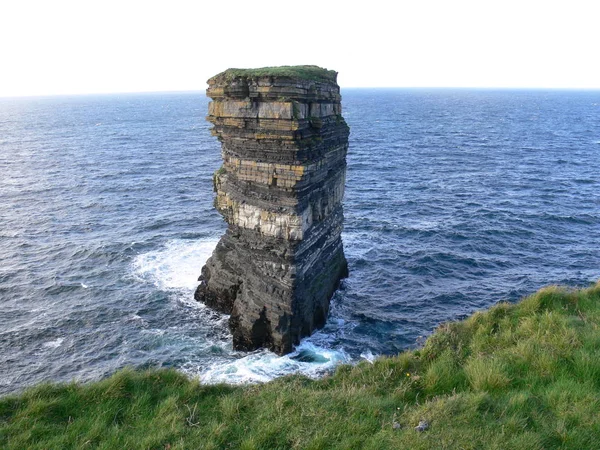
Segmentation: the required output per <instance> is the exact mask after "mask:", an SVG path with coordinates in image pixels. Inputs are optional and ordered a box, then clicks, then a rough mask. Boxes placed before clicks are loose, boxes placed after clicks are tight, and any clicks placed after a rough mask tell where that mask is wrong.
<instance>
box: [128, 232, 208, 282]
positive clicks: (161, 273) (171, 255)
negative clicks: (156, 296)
mask: <svg viewBox="0 0 600 450" xmlns="http://www.w3.org/2000/svg"><path fill="white" fill-rule="evenodd" d="M217 242H218V240H217V239H208V240H200V241H186V240H173V241H169V242H167V244H166V245H165V247H164V248H161V249H159V250H153V251H150V252H147V253H142V254H140V255H138V256H136V258H135V259H134V260H133V269H134V274H135V275H136V276H137V277H139V278H141V279H142V280H145V281H149V282H151V283H153V284H154V285H155V286H156V287H157V288H158V289H161V290H166V291H169V290H189V291H191V290H194V289H195V288H196V286H197V285H198V276H199V275H200V270H201V269H202V266H203V265H204V264H205V263H206V260H207V259H208V258H209V257H210V255H211V254H212V252H213V250H214V248H215V247H216V245H217Z"/></svg>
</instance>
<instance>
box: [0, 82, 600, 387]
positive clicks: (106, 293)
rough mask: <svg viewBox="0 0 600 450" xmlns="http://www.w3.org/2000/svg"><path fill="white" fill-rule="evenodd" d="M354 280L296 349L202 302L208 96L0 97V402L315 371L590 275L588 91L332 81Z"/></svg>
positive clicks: (597, 117)
mask: <svg viewBox="0 0 600 450" xmlns="http://www.w3.org/2000/svg"><path fill="white" fill-rule="evenodd" d="M342 95H343V101H342V104H343V115H344V117H345V119H346V121H347V122H348V124H349V126H350V129H351V135H350V148H349V152H348V158H347V161H348V169H347V180H346V194H345V199H344V214H345V229H344V233H343V242H344V248H345V253H346V256H347V259H348V262H349V270H350V276H349V277H348V278H347V279H346V280H345V281H344V282H343V283H342V285H341V288H340V289H339V290H338V292H336V294H335V295H334V297H333V299H332V304H331V312H330V315H329V318H328V321H327V324H326V326H325V327H324V328H323V329H321V330H319V331H318V332H316V333H315V334H314V335H313V336H311V337H308V338H306V339H304V340H303V341H302V342H301V343H300V345H299V346H298V347H296V349H295V351H294V352H293V353H291V354H289V355H286V356H281V357H280V356H277V355H275V354H273V353H271V352H268V351H265V350H258V351H254V352H250V353H248V352H240V351H235V350H233V349H232V345H231V335H230V333H229V331H228V329H227V319H228V317H227V316H224V315H221V314H218V313H215V312H213V311H211V310H210V309H208V308H206V307H205V306H204V305H202V304H199V303H197V302H195V301H194V298H193V292H194V289H195V287H196V285H197V278H198V276H199V275H200V270H201V267H202V265H203V264H204V262H205V261H206V259H207V258H208V257H209V256H210V255H211V252H212V251H213V249H214V247H215V245H216V243H217V241H218V239H219V237H220V236H221V235H222V234H223V233H224V231H225V228H226V224H225V223H224V221H223V219H222V218H221V216H220V215H219V214H218V213H217V212H216V211H215V209H214V208H213V196H214V193H213V189H212V174H213V172H214V171H215V170H216V169H218V167H219V166H220V158H221V154H220V146H219V143H218V141H217V140H216V138H214V137H212V136H211V135H210V131H209V128H210V125H209V124H208V123H207V122H206V121H205V115H206V114H207V105H208V99H207V98H206V97H205V95H204V93H203V92H185V93H153V94H120V95H89V96H72V97H69V96H63V97H29V98H3V99H0V394H7V393H12V392H18V391H21V390H23V389H24V388H26V387H28V386H32V385H34V384H37V383H39V382H45V381H52V382H70V381H73V380H75V381H80V382H87V381H90V380H97V379H100V378H103V377H106V376H108V375H110V374H111V373H113V372H115V371H116V370H118V369H120V368H123V367H127V366H129V367H134V368H154V367H171V368H175V369H177V370H179V371H181V372H183V373H186V374H188V375H189V376H190V377H196V378H200V380H201V381H202V382H203V383H219V382H228V383H252V382H265V381H268V380H271V379H274V378H276V377H280V376H283V375H287V374H291V373H302V374H304V375H306V376H309V377H319V376H322V375H323V374H326V373H328V372H330V371H331V370H332V369H333V368H334V367H335V366H337V365H338V364H341V363H349V364H355V363H357V362H359V361H365V360H366V361H369V362H372V361H373V360H374V359H375V358H377V357H378V356H381V355H394V354H397V353H399V352H402V351H403V350H405V349H409V348H415V347H417V346H419V345H420V344H421V343H422V342H423V339H424V338H425V337H426V336H427V335H428V334H430V333H431V332H432V331H433V330H434V329H435V328H436V327H437V326H438V325H439V324H440V323H443V322H446V321H453V320H458V319H461V318H464V317H466V316H467V315H469V314H471V313H473V312H474V311H477V310H482V309H485V308H488V307H490V306H492V305H494V304H496V303H497V302H501V301H510V302H514V301H518V300H519V299H520V298H522V297H523V296H524V295H527V294H529V293H533V292H534V291H536V290H537V289H539V288H541V287H543V286H545V285H549V284H561V285H567V286H570V287H585V286H589V285H590V284H591V283H594V282H595V281H596V280H598V279H600V91H576V90H493V89H343V90H342Z"/></svg>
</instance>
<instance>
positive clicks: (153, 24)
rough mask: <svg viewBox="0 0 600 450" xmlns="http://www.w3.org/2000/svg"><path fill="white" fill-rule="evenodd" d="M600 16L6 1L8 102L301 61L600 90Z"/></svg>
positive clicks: (389, 80)
mask: <svg viewBox="0 0 600 450" xmlns="http://www.w3.org/2000/svg"><path fill="white" fill-rule="evenodd" d="M596 5H598V6H596ZM599 20H600V2H598V1H597V0H588V1H581V0H562V1H553V0H546V1H537V0H519V1H513V0H501V1H496V0H478V1H466V0H445V1H442V0H440V1H437V0H436V1H434V0H410V1H403V0H398V1H379V0H370V1H362V2H358V1H352V0H345V1H328V0H320V1H313V0H302V1H298V2H285V1H282V0H278V1H271V0H261V1H250V0H246V1H237V0H212V1H210V2H205V1H201V0H196V1H185V0H181V1H179V0H168V1H161V2H153V1H151V0H146V1H137V0H120V1H112V0H102V1H96V0H77V1H68V0H44V1H28V0H2V2H1V3H0V96H13V95H16V96H19V95H53V94H79V93H103V92H144V91H170V90H203V89H205V88H206V84H205V82H206V80H207V79H208V78H210V77H211V76H213V75H215V74H217V73H219V72H221V71H223V70H225V69H227V68H229V67H238V68H247V67H264V66H277V65H295V64H316V65H319V66H321V67H326V68H328V69H333V70H336V71H338V72H339V76H338V82H339V84H340V85H341V86H342V87H430V86H439V87H442V86H448V87H539V88H600V57H599V56H598V55H599V50H598V46H599V44H600V23H599Z"/></svg>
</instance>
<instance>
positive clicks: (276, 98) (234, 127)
mask: <svg viewBox="0 0 600 450" xmlns="http://www.w3.org/2000/svg"><path fill="white" fill-rule="evenodd" d="M336 77H337V74H336V72H333V71H327V70H325V69H321V68H318V67H315V66H297V67H280V68H265V69H255V70H239V69H230V70H228V71H225V72H223V73H221V74H219V75H217V76H215V77H213V78H211V79H210V80H208V85H209V87H208V89H207V95H208V96H209V97H210V98H211V99H212V100H213V101H212V102H211V103H210V104H209V115H208V117H207V120H208V121H210V122H211V123H212V124H213V125H214V127H213V128H212V133H213V135H215V136H217V138H218V139H219V141H220V142H221V145H222V156H223V166H222V167H221V169H219V170H218V171H217V172H216V173H215V175H214V187H215V191H216V193H217V195H216V199H215V206H216V208H217V209H218V210H219V212H220V213H221V214H222V215H223V217H224V218H225V220H226V222H227V223H228V225H229V226H228V229H227V232H226V234H225V235H224V236H223V237H222V238H221V240H220V241H219V243H218V245H217V247H216V249H215V251H214V252H213V254H212V256H211V257H210V259H209V260H208V261H207V263H206V265H205V266H204V267H203V268H202V275H201V276H200V278H199V281H200V285H199V286H198V289H197V291H196V294H195V297H196V299H197V300H199V301H202V302H204V303H206V304H207V305H208V306H210V307H212V308H214V309H217V310H219V311H221V312H224V313H227V314H230V315H231V317H230V322H229V326H230V328H231V331H232V334H233V344H234V348H236V349H240V350H253V349H256V348H259V347H267V348H269V349H271V350H272V351H275V352H277V353H279V354H284V353H288V352H290V351H291V350H292V348H293V345H295V344H298V343H299V341H300V338H302V337H304V336H307V335H310V334H311V333H312V332H313V330H315V329H316V328H319V327H322V326H323V325H324V323H325V321H326V318H327V314H328V311H329V301H330V298H331V296H332V295H333V293H334V291H335V290H336V289H337V287H338V285H339V282H340V279H341V278H343V277H345V276H347V264H346V259H345V257H344V252H343V247H342V241H341V232H342V222H343V211H342V198H343V196H344V182H345V175H346V153H347V149H348V135H349V128H348V126H347V125H346V122H345V121H344V119H343V118H342V115H341V113H342V111H341V103H340V102H341V96H340V90H339V86H338V85H337V83H336Z"/></svg>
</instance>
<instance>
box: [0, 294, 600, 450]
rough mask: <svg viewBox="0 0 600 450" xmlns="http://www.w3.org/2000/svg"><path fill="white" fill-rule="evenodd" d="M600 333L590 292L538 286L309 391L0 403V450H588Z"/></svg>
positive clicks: (188, 385) (144, 388) (46, 388)
mask: <svg viewBox="0 0 600 450" xmlns="http://www.w3.org/2000/svg"><path fill="white" fill-rule="evenodd" d="M599 325H600V282H599V283H597V284H596V285H594V286H592V287H590V288H588V289H582V290H576V291H570V290H566V289H562V288H558V287H549V288H545V289H542V290H541V291H539V292H537V293H536V294H534V295H532V296H530V297H528V298H526V299H524V300H523V301H521V302H520V303H518V304H515V305H511V304H505V303H502V304H498V305H496V306H494V307H492V308H491V309H490V310H488V311H486V312H478V313H475V314H473V315H472V316H471V317H469V318H468V319H466V320H464V321H462V322H455V323H448V324H444V325H442V326H440V327H439V329H438V330H437V331H436V332H435V333H434V334H432V335H431V336H430V338H429V339H428V340H427V341H426V343H425V345H424V347H423V348H421V349H419V350H415V351H409V352H404V353H402V354H400V355H397V356H394V357H389V358H381V359H379V360H377V361H375V362H374V363H373V364H371V363H368V362H362V363H360V364H358V365H356V366H341V367H339V368H338V370H337V371H336V372H335V373H334V374H333V375H331V376H328V377H326V378H323V379H320V380H316V381H312V380H309V379H307V378H304V377H301V376H289V377H284V378H281V379H278V380H275V381H273V382H270V383H267V384H263V385H252V386H243V387H240V386H236V387H234V386H225V385H217V386H203V385H201V384H199V383H198V382H197V381H190V380H188V379H187V378H186V377H185V376H183V375H181V374H179V373H177V372H176V371H174V370H158V371H156V370H155V371H144V372H136V371H132V370H123V371H120V372H118V373H116V374H115V375H113V376H112V377H110V378H108V379H105V380H103V381H100V382H96V383H91V384H86V385H79V384H68V385H51V384H46V385H41V386H38V387H35V388H33V389H29V390H27V391H25V392H24V393H22V394H20V395H16V396H10V397H5V398H2V399H0V448H7V449H69V448H103V449H124V448H127V449H137V448H140V449H142V448H143V449H145V448H148V449H221V448H231V449H296V448H298V449H354V448H355V449H377V450H380V449H404V448H406V449H443V448H448V449H552V448H561V449H594V448H600V328H599ZM420 420H426V421H428V422H429V424H430V426H429V429H428V430H427V431H424V432H421V433H419V432H417V431H415V430H414V427H415V426H416V425H417V424H418V423H419V421H420ZM395 422H396V423H398V424H399V425H400V428H394V426H393V424H394V423H395Z"/></svg>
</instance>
